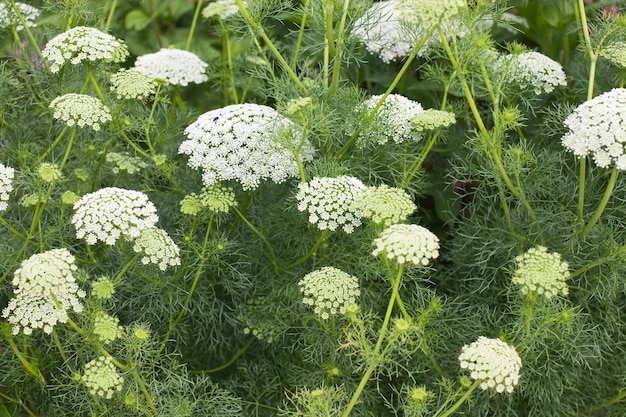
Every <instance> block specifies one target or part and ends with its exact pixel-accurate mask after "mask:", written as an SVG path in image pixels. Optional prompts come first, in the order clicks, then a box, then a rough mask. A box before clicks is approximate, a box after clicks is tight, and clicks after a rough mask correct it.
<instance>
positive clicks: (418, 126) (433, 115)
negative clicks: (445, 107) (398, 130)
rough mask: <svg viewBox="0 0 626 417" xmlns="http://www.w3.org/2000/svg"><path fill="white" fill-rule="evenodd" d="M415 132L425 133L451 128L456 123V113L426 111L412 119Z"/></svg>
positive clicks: (434, 110)
mask: <svg viewBox="0 0 626 417" xmlns="http://www.w3.org/2000/svg"><path fill="white" fill-rule="evenodd" d="M411 122H412V123H413V126H414V127H415V130H417V131H418V132H424V131H428V130H435V129H440V128H445V127H450V126H452V125H453V124H455V123H456V117H455V115H454V113H450V112H447V111H442V110H436V109H426V110H424V111H423V112H421V113H418V114H417V116H415V117H413V118H412V119H411Z"/></svg>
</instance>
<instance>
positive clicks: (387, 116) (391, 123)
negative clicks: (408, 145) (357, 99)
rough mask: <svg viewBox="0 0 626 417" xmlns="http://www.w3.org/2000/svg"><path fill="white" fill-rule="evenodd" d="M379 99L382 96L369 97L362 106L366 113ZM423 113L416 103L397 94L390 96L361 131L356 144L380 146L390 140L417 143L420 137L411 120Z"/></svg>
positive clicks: (422, 109)
mask: <svg viewBox="0 0 626 417" xmlns="http://www.w3.org/2000/svg"><path fill="white" fill-rule="evenodd" d="M381 98H382V95H377V96H372V97H370V98H369V99H368V100H367V101H366V102H365V103H364V104H363V107H364V109H365V110H366V112H367V113H369V112H371V111H372V110H373V109H374V108H375V107H376V104H378V102H379V101H380V99H381ZM423 111H424V108H423V107H422V105H421V104H419V103H418V102H415V101H413V100H410V99H408V98H406V97H404V96H401V95H398V94H390V95H389V96H388V97H387V98H386V99H385V101H384V102H383V104H382V105H381V106H380V107H379V108H378V110H377V111H376V115H375V116H374V118H373V119H372V120H371V121H370V122H369V123H368V124H367V125H366V126H365V127H364V128H363V130H362V131H361V134H360V135H359V140H358V142H357V144H358V145H359V146H381V145H384V144H386V143H387V142H388V141H389V140H390V139H391V140H393V141H394V142H395V143H403V142H405V141H418V140H420V139H421V137H422V135H421V134H420V133H419V132H418V131H417V130H416V129H415V127H414V126H413V124H412V123H411V120H412V119H413V118H414V117H415V116H417V115H418V114H420V113H422V112H423Z"/></svg>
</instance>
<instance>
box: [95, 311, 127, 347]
mask: <svg viewBox="0 0 626 417" xmlns="http://www.w3.org/2000/svg"><path fill="white" fill-rule="evenodd" d="M93 333H94V334H95V335H96V337H97V338H98V340H99V341H100V342H102V343H103V344H105V345H106V344H108V343H111V342H113V341H114V340H116V339H119V338H120V337H122V334H123V333H124V329H123V328H122V326H120V319H118V318H117V317H113V316H109V315H108V314H107V313H104V312H103V313H100V314H98V315H97V316H96V318H95V319H94V321H93Z"/></svg>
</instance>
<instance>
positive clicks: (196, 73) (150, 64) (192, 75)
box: [132, 48, 209, 87]
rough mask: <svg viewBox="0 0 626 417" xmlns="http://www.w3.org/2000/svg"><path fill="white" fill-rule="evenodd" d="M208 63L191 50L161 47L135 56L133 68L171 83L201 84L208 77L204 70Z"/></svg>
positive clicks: (182, 84)
mask: <svg viewBox="0 0 626 417" xmlns="http://www.w3.org/2000/svg"><path fill="white" fill-rule="evenodd" d="M208 66H209V64H207V63H206V62H204V61H203V60H201V59H200V58H199V57H198V56H197V55H196V54H194V53H193V52H188V51H183V50H182V49H167V48H163V49H161V50H160V51H159V52H155V53H152V54H146V55H141V56H139V57H137V60H136V61H135V66H134V68H132V69H133V70H136V71H139V72H141V73H143V74H146V75H148V76H150V77H153V78H157V79H161V80H165V81H167V82H168V83H170V84H172V85H181V86H183V87H185V86H187V85H188V84H189V83H196V84H201V83H203V82H205V81H207V80H208V79H209V77H208V76H207V75H206V73H205V71H206V69H207V67H208Z"/></svg>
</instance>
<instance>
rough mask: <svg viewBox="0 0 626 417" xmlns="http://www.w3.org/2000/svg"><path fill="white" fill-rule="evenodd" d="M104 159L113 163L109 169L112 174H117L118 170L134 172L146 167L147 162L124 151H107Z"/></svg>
mask: <svg viewBox="0 0 626 417" xmlns="http://www.w3.org/2000/svg"><path fill="white" fill-rule="evenodd" d="M105 160H106V161H107V162H108V163H110V164H113V168H111V171H113V173H114V174H119V173H120V172H127V173H129V174H135V173H137V172H139V171H141V170H142V169H144V168H147V167H148V164H146V163H145V162H144V161H143V159H141V158H139V157H137V156H133V155H128V154H126V153H118V152H108V153H107V154H106V157H105Z"/></svg>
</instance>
